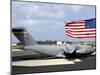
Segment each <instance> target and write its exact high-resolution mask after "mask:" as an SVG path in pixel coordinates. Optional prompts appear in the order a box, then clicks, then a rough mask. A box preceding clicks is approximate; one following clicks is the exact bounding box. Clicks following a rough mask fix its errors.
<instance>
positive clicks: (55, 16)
mask: <svg viewBox="0 0 100 75" xmlns="http://www.w3.org/2000/svg"><path fill="white" fill-rule="evenodd" d="M14 4H15V3H14ZM14 4H13V7H14V10H13V11H15V12H14V14H19V15H20V16H23V17H21V18H24V19H28V18H32V19H49V20H50V19H51V20H63V19H64V16H65V13H64V12H63V10H61V9H60V8H59V6H58V7H57V6H56V5H54V4H52V5H51V4H40V3H27V2H26V3H25V4H22V5H21V4H20V5H19V6H18V5H14ZM15 9H16V10H15ZM20 16H19V17H18V16H17V17H18V18H20ZM17 17H16V16H15V18H17Z"/></svg>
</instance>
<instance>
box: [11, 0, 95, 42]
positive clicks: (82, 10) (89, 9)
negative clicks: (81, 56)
mask: <svg viewBox="0 0 100 75" xmlns="http://www.w3.org/2000/svg"><path fill="white" fill-rule="evenodd" d="M91 18H95V6H89V5H72V4H55V3H39V2H19V1H12V27H25V28H26V29H27V31H28V32H29V33H30V34H31V36H32V37H33V38H34V39H35V40H61V41H72V42H80V41H84V42H87V41H95V39H94V38H83V39H82V38H81V39H79V38H72V37H69V36H67V35H65V22H69V21H77V20H86V19H91ZM12 42H18V40H17V39H16V38H15V37H14V35H13V34H12Z"/></svg>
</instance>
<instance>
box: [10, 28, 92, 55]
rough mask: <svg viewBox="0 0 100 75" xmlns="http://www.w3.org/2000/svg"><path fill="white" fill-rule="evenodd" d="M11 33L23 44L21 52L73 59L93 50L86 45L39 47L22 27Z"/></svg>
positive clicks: (89, 53) (88, 53)
mask: <svg viewBox="0 0 100 75" xmlns="http://www.w3.org/2000/svg"><path fill="white" fill-rule="evenodd" d="M12 33H13V34H14V35H15V36H16V38H17V39H18V40H19V41H20V42H21V43H22V44H23V50H28V51H34V52H36V53H39V54H42V55H49V56H52V57H67V56H72V57H75V56H77V55H91V54H92V53H93V52H94V49H93V48H92V47H91V46H88V45H79V46H77V45H70V46H57V45H40V44H37V42H36V41H35V40H34V38H32V36H31V35H30V34H29V33H28V32H27V30H26V29H25V28H24V27H13V28H12Z"/></svg>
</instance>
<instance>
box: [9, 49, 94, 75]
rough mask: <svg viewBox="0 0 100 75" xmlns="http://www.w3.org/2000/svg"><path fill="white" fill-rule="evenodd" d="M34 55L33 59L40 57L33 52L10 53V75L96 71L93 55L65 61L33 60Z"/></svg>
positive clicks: (51, 59) (50, 59) (52, 59)
mask: <svg viewBox="0 0 100 75" xmlns="http://www.w3.org/2000/svg"><path fill="white" fill-rule="evenodd" d="M34 55H35V57H36V56H42V55H39V54H36V53H34V52H33V53H32V52H29V51H21V50H19V51H16V50H14V51H13V52H12V65H11V67H12V69H11V70H12V75H16V74H30V73H44V72H59V71H75V70H90V69H96V56H95V55H92V56H89V57H81V58H66V59H64V58H63V59H62V58H48V59H41V58H39V59H38V58H37V59H34ZM46 57H49V56H46Z"/></svg>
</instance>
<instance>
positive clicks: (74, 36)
mask: <svg viewBox="0 0 100 75" xmlns="http://www.w3.org/2000/svg"><path fill="white" fill-rule="evenodd" d="M66 35H68V36H70V37H73V38H95V37H96V35H81V36H80V35H71V34H68V33H66Z"/></svg>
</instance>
